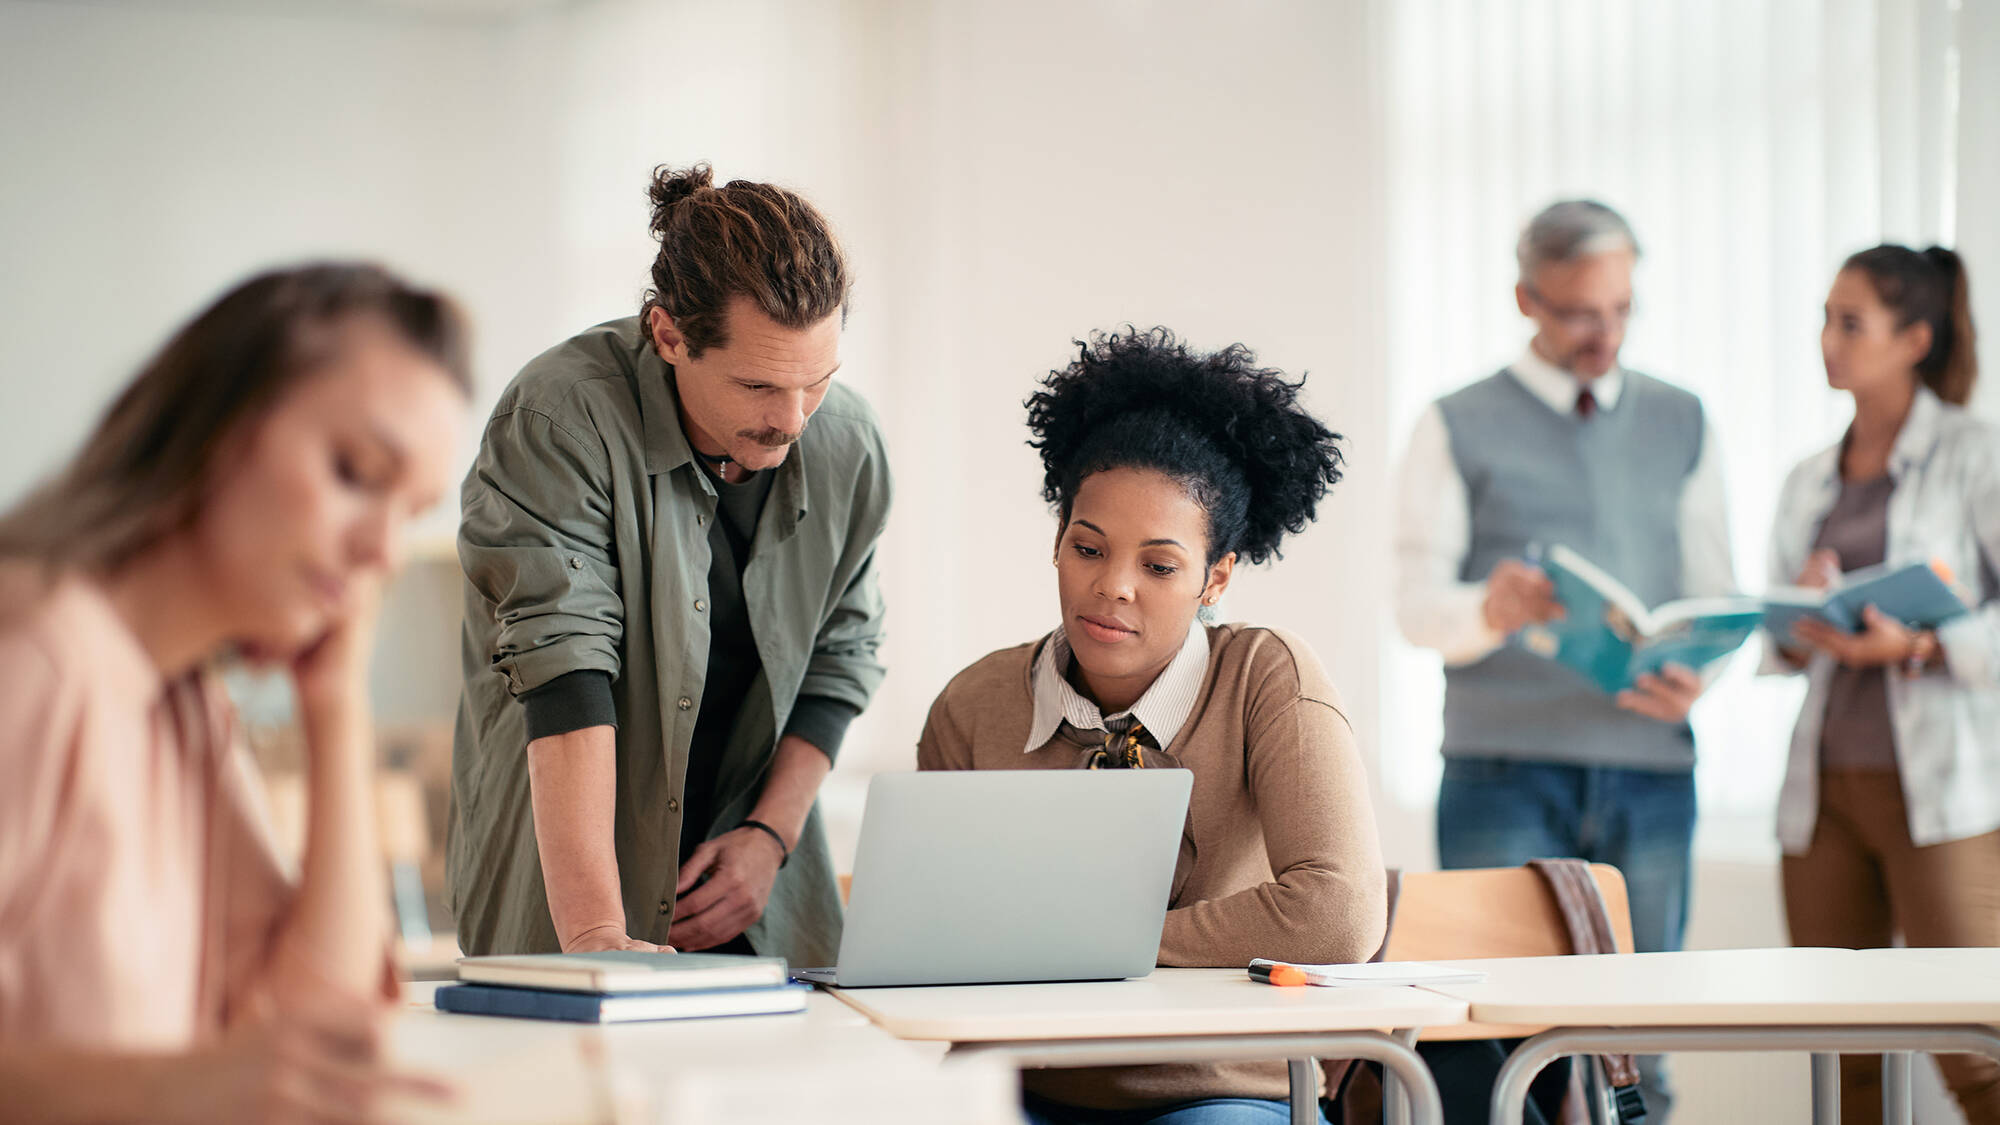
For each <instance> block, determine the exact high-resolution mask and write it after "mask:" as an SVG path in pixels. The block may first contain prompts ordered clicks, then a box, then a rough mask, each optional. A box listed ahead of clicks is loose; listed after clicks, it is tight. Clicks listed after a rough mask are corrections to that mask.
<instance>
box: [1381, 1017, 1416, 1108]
mask: <svg viewBox="0 0 2000 1125" xmlns="http://www.w3.org/2000/svg"><path fill="white" fill-rule="evenodd" d="M1421 1034H1423V1029H1422V1028H1420V1027H1409V1028H1404V1029H1403V1030H1401V1031H1397V1032H1393V1033H1392V1037H1393V1038H1394V1039H1395V1040H1396V1041H1397V1042H1398V1043H1401V1044H1403V1045H1404V1046H1406V1047H1409V1048H1410V1049H1411V1050H1415V1049H1416V1046H1417V1036H1419V1035H1421ZM1382 1125H1410V1099H1409V1097H1408V1095H1406V1094H1404V1093H1403V1084H1402V1083H1401V1082H1399V1081H1397V1080H1396V1073H1395V1072H1394V1071H1392V1070H1389V1069H1388V1068H1386V1067H1385V1068H1383V1070H1382Z"/></svg>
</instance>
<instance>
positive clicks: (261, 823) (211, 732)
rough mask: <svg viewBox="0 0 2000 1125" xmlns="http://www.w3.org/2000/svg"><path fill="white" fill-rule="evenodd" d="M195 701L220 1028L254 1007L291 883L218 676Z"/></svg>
mask: <svg viewBox="0 0 2000 1125" xmlns="http://www.w3.org/2000/svg"><path fill="white" fill-rule="evenodd" d="M202 681H203V682H202V683H201V684H200V685H199V689H198V690H199V699H198V702H196V703H195V707H196V708H197V709H198V710H197V714H198V716H199V718H198V719H197V722H198V723H199V724H200V726H201V727H202V728H203V736H204V738H205V741H206V742H207V750H208V753H209V756H210V757H209V768H210V770H211V771H212V775H211V776H212V777H213V778H214V787H213V788H212V790H211V792H213V793H214V794H215V799H214V801H213V802H212V803H211V804H210V806H209V839H208V857H209V858H208V863H209V892H208V894H209V901H208V904H207V909H208V937H207V943H208V955H207V957H206V958H205V960H206V962H207V964H208V965H209V967H210V970H211V972H212V973H213V976H212V977H211V978H210V980H211V981H212V983H211V984H209V985H207V986H206V987H205V988H204V993H205V995H204V999H205V1000H206V1001H207V1002H208V1003H210V1004H212V1005H214V1012H215V1016H216V1020H215V1023H214V1024H213V1025H212V1026H226V1025H228V1024H229V1023H230V1022H232V1021H233V1020H234V1019H235V1018H236V1017H237V1015H239V1014H240V1013H241V1012H242V1011H243V1010H244V1008H245V1007H246V1005H248V1004H250V1003H251V1002H252V993H253V990H254V989H255V988H256V986H257V985H258V984H259V983H260V982H261V981H262V980H263V979H264V977H265V970H266V969H267V968H268V966H269V964H270V961H271V958H272V956H273V954H274V951H275V949H276V940H277V935H278V931H279V927H280V925H281V924H282V923H283V921H284V918H285V912H286V911H287V910H288V909H289V908H290V906H291V902H292V892H293V879H292V876H291V874H290V873H289V872H287V871H286V870H285V866H284V863H283V861H282V860H281V859H280V858H279V852H278V847H277V842H276V838H275V836H274V835H273V832H272V828H271V818H270V812H269V810H268V808H267V807H266V803H265V797H264V786H263V781H262V778H261V777H260V776H259V775H258V772H257V767H256V764H255V763H254V762H253V761H252V760H251V757H250V749H249V747H248V745H247V744H245V742H244V741H243V732H242V728H241V726H240V725H239V724H238V723H237V721H236V713H235V708H234V706H233V705H232V704H231V703H230V702H229V699H228V696H227V695H226V694H225V692H224V691H223V688H222V684H221V681H220V679H219V678H218V677H213V676H204V677H202Z"/></svg>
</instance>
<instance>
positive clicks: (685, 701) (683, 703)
mask: <svg viewBox="0 0 2000 1125" xmlns="http://www.w3.org/2000/svg"><path fill="white" fill-rule="evenodd" d="M674 706H676V707H679V708H680V709H681V710H683V711H686V710H687V709H689V708H691V707H693V706H694V700H692V699H689V698H688V697H687V696H685V695H683V696H681V700H680V702H679V703H677V704H675V705H674Z"/></svg>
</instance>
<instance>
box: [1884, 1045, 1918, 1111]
mask: <svg viewBox="0 0 2000 1125" xmlns="http://www.w3.org/2000/svg"><path fill="white" fill-rule="evenodd" d="M1911 1057H1912V1056H1911V1055H1910V1052H1908V1051H1890V1052H1888V1053H1886V1054H1884V1055H1883V1056H1882V1121H1883V1125H1910V1116H1911V1114H1912V1113H1914V1112H1915V1110H1914V1108H1913V1107H1912V1106H1911V1104H1910V1098H1911V1095H1912V1093H1913V1091H1912V1090H1911V1089H1910V1061H1911Z"/></svg>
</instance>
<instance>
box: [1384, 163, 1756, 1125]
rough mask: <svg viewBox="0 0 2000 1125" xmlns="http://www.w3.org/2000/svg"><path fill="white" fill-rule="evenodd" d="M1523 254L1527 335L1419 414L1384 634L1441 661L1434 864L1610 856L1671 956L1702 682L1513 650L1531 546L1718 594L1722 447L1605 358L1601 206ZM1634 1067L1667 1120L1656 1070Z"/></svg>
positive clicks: (1532, 615)
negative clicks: (1511, 354) (1389, 623)
mask: <svg viewBox="0 0 2000 1125" xmlns="http://www.w3.org/2000/svg"><path fill="white" fill-rule="evenodd" d="M1517 253H1518V257H1519V259H1520V267H1521V272H1520V280H1519V282H1518V283H1517V284H1516V285H1515V287H1514V294H1515V299H1516V300H1517V302H1518V303H1519V305H1520V309H1521V314H1522V315H1523V316H1525V317H1527V318H1528V319H1529V320H1531V321H1532V322H1533V323H1534V327H1535V334H1534V338H1533V339H1531V340H1530V341H1529V342H1528V347H1527V349H1526V351H1525V352H1524V353H1523V354H1522V355H1521V357H1520V358H1519V359H1516V360H1515V361H1514V362H1513V363H1511V364H1509V365H1508V366H1507V367H1505V368H1502V369H1501V370H1500V371H1499V372H1497V373H1495V374H1493V375H1490V376H1487V377H1486V378H1484V379H1481V380H1479V381H1477V382H1475V383H1473V384H1472V385H1470V386H1468V387H1465V388H1463V389H1461V390H1458V391H1455V392H1453V393H1452V394H1449V395H1446V396H1445V397H1444V398H1442V399H1439V400H1438V401H1437V402H1436V403H1435V404H1433V405H1432V407H1431V408H1430V409H1429V410H1428V411H1426V413H1425V414H1424V416H1423V418H1422V419H1421V420H1420V421H1419V422H1418V424H1417V427H1416V430H1415V432H1414V433H1413V435H1412V436H1411V439H1410V445H1409V449H1408V452H1407V453H1406V454H1405V460H1404V464H1403V468H1402V474H1401V480H1400V482H1399V488H1400V498H1399V507H1400V526H1399V529H1398V534H1397V538H1396V552H1397V561H1398V564H1399V575H1398V582H1397V595H1396V616H1397V621H1398V623H1399V624H1400V625H1401V627H1402V630H1403V634H1404V636H1406V637H1408V638H1409V640H1410V642H1411V643H1413V644H1416V645H1420V646H1422V647H1424V648H1430V649H1436V650H1437V651H1438V652H1439V653H1441V654H1443V657H1444V664H1445V703H1444V759H1445V762H1444V781H1443V784H1442V786H1441V787H1440V792H1439V795H1438V814H1437V834H1438V837H1437V838H1438V856H1439V860H1440V862H1441V863H1442V864H1443V866H1445V867H1447V868H1462V867H1502V866H1513V865H1516V864H1521V863H1525V862H1527V861H1528V860H1531V859H1536V858H1541V857H1548V856H1573V857H1577V858H1581V859H1585V860H1589V861H1592V862H1601V863H1609V864H1613V865H1615V866H1617V867H1618V868H1619V870H1621V871H1623V872H1624V874H1625V880H1626V886H1627V888H1628V890H1629V892H1630V895H1631V903H1632V929H1633V937H1634V939H1635V940H1636V943H1637V945H1638V948H1639V949H1640V950H1642V951H1651V950H1668V949H1678V948H1679V947H1680V944H1681V937H1682V933H1683V930H1684V928H1685V923H1686V917H1687V904H1688V894H1689V864H1690V855H1691V850H1692V843H1693V837H1694V821H1695V795H1694V779H1693V769H1694V735H1693V732H1692V731H1691V730H1690V728H1689V726H1688V723H1687V715H1688V710H1689V709H1690V708H1691V707H1692V706H1693V704H1694V702H1695V700H1696V698H1697V697H1699V696H1700V694H1701V690H1702V687H1703V684H1702V681H1701V679H1700V678H1699V677H1698V676H1696V675H1695V674H1694V673H1693V672H1692V671H1689V670H1688V669H1686V668H1682V667H1679V666H1671V665H1670V666H1669V667H1668V668H1667V669H1665V670H1664V672H1663V674H1662V675H1659V676H1646V677H1642V678H1641V679H1640V682H1639V684H1638V685H1637V687H1636V688H1635V689H1633V690H1629V691H1625V692H1623V693H1620V694H1619V695H1617V696H1615V697H1614V696H1609V695H1606V694H1604V693H1603V692H1602V691H1601V690H1600V689H1598V688H1597V687H1596V686H1595V685H1594V684H1592V683H1591V681H1589V680H1588V679H1586V678H1584V677H1583V676H1581V675H1579V674H1578V673H1576V672H1574V671H1572V670H1571V669H1569V668H1568V667H1566V666H1565V665H1562V664H1558V663H1556V662H1555V661H1552V660H1547V659H1544V658H1542V657H1540V656H1536V655H1535V654H1533V653H1531V652H1529V651H1527V650H1526V649H1524V648H1523V647H1521V646H1519V645H1516V644H1509V643H1508V642H1509V639H1510V638H1511V637H1513V635H1514V634H1516V633H1517V632H1518V631H1520V630H1521V629H1523V628H1525V627H1527V626H1529V625H1531V624H1534V623H1537V622H1543V621H1548V620H1550V619H1552V618H1554V617H1555V616H1557V615H1558V614H1559V613H1560V612H1561V607H1560V606H1559V605H1558V604H1557V602H1556V600H1555V596H1554V590H1553V588H1552V587H1551V585H1550V582H1549V579H1548V577H1547V576H1546V575H1545V574H1543V572H1542V571H1541V570H1540V569H1539V568H1538V567H1537V566H1536V565H1535V563H1534V561H1533V559H1534V557H1535V556H1534V552H1535V549H1536V548H1537V547H1539V546H1546V545H1553V544H1558V543H1560V544H1565V545H1567V546H1569V547H1570V548H1572V549H1573V550H1575V551H1577V552H1578V553H1580V554H1582V555H1583V556H1584V557H1585V558H1588V559H1590V560H1591V561H1592V562H1595V563H1596V564H1598V565H1599V566H1601V567H1603V568H1604V569H1605V570H1607V571H1609V572H1610V573H1611V574H1612V575H1613V576H1614V577H1616V578H1617V579H1618V580H1619V581H1621V582H1623V583H1625V584H1626V585H1627V586H1629V587H1630V588H1631V589H1632V591H1633V592H1634V593H1636V594H1637V595H1638V596H1639V597H1640V598H1641V599H1642V600H1643V601H1645V602H1646V604H1648V605H1658V604H1659V603H1661V602H1665V601H1669V600H1671V599H1673V598H1677V597H1685V596H1691V595H1707V594H1723V593H1730V592H1733V591H1734V589H1735V586H1736V582H1735V576H1734V573H1733V568H1732V566H1731V562H1730V547H1729V527H1728V517H1727V512H1726V510H1725V501H1724V491H1723V484H1722V472H1721V465H1720V461H1719V458H1718V450H1717V448H1716V442H1715V435H1714V432H1713V430H1712V429H1711V427H1710V425H1709V423H1708V420H1707V418H1706V417H1705V415H1704V413H1703V410H1702V406H1701V402H1700V400H1698V399H1697V398H1696V397H1695V396H1694V395H1692V394H1690V393H1688V392H1687V391H1684V390H1681V389H1680V388H1677V387H1674V386H1671V385H1669V384H1667V383H1664V382H1661V381H1660V380H1658V379H1654V378H1651V377H1649V376H1646V375H1641V374H1639V373H1638V372H1636V371H1628V370H1625V369H1623V368H1621V367H1620V366H1619V364H1618V351H1619V347H1620V345H1622V344H1623V342H1624V339H1625V327H1626V322H1627V321H1628V319H1629V318H1630V317H1631V314H1632V270H1633V266H1634V265H1635V264H1636V263H1637V261H1638V256H1639V245H1638V241H1637V239H1636V238H1634V237H1633V234H1632V229H1631V227H1630V226H1628V225H1627V224H1626V222H1625V220H1624V219H1623V218H1621V217H1620V216H1619V214H1618V213H1617V212H1616V211H1613V210H1612V209H1611V208H1609V207H1606V206H1605V205H1603V204H1602V203H1597V202H1594V201H1590V200H1571V201H1565V202H1560V203H1556V204H1553V205H1551V206H1550V207H1548V208H1547V209H1545V210H1543V211H1542V212H1541V213H1540V214H1538V215H1536V216H1535V217H1534V219H1533V220H1532V221H1530V222H1529V224H1528V227H1527V229H1526V231H1524V232H1523V233H1522V235H1521V240H1520V245H1519V248H1518V252H1517ZM1648 1064H1650V1065H1648ZM1642 1071H1643V1072H1644V1073H1645V1077H1646V1080H1645V1081H1644V1082H1643V1084H1642V1085H1643V1088H1645V1089H1646V1100H1647V1102H1648V1103H1649V1105H1650V1106H1651V1108H1652V1112H1651V1113H1650V1114H1649V1117H1650V1119H1651V1120H1652V1121H1654V1122H1657V1121H1661V1120H1664V1118H1665V1116H1666V1110H1667V1108H1668V1105H1669V1103H1670V1098H1669V1096H1668V1094H1667V1091H1666V1090H1665V1088H1664V1084H1663V1083H1662V1082H1661V1081H1660V1074H1659V1068H1658V1065H1657V1060H1643V1061H1642Z"/></svg>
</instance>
